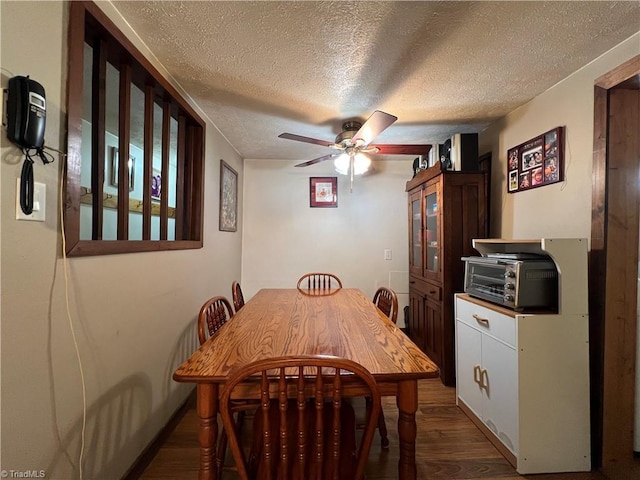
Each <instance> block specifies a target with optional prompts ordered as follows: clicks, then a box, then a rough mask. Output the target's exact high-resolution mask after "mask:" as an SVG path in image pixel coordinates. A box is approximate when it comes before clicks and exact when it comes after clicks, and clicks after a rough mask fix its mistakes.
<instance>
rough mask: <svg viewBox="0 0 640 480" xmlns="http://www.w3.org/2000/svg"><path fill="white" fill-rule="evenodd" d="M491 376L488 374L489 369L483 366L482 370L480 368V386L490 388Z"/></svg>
mask: <svg viewBox="0 0 640 480" xmlns="http://www.w3.org/2000/svg"><path fill="white" fill-rule="evenodd" d="M485 379H487V381H486V382H485ZM488 380H489V376H488V375H487V369H486V368H483V369H482V370H480V388H484V389H485V390H488V389H489V388H488V387H489V382H488Z"/></svg>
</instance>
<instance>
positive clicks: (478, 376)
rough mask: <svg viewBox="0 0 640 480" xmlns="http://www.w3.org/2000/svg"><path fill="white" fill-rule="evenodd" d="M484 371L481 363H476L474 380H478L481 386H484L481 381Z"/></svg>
mask: <svg viewBox="0 0 640 480" xmlns="http://www.w3.org/2000/svg"><path fill="white" fill-rule="evenodd" d="M481 375H482V373H480V365H478V364H476V365H474V366H473V381H474V382H476V383H477V384H478V385H480V387H481V388H482V383H480V381H481V380H482V377H481Z"/></svg>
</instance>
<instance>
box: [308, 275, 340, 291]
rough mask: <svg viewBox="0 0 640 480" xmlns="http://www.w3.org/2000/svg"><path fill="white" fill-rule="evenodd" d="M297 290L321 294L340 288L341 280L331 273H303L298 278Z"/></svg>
mask: <svg viewBox="0 0 640 480" xmlns="http://www.w3.org/2000/svg"><path fill="white" fill-rule="evenodd" d="M297 287H298V290H302V291H306V292H309V293H316V294H322V293H323V292H330V291H335V290H338V289H340V288H342V282H341V281H340V279H339V278H338V277H337V276H335V275H334V274H333V273H305V274H304V275H303V276H302V277H300V279H299V280H298V285H297Z"/></svg>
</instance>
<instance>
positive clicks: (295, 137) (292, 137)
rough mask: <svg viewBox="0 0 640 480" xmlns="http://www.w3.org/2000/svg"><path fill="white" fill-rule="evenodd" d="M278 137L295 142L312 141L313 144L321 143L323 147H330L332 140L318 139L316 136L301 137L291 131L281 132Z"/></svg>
mask: <svg viewBox="0 0 640 480" xmlns="http://www.w3.org/2000/svg"><path fill="white" fill-rule="evenodd" d="M278 138H286V139H287V140H295V141H296V142H305V143H313V144H314V145H322V146H324V147H330V146H331V145H333V142H327V141H325V140H318V139H317V138H310V137H303V136H302V135H295V134H293V133H281V134H280V135H278Z"/></svg>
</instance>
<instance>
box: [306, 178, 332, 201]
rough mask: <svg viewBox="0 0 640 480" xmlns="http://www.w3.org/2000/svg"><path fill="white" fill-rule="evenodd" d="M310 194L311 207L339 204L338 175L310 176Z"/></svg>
mask: <svg viewBox="0 0 640 480" xmlns="http://www.w3.org/2000/svg"><path fill="white" fill-rule="evenodd" d="M309 196H310V204H309V205H310V206H311V207H329V208H336V207H337V206H338V177H310V178H309Z"/></svg>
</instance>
